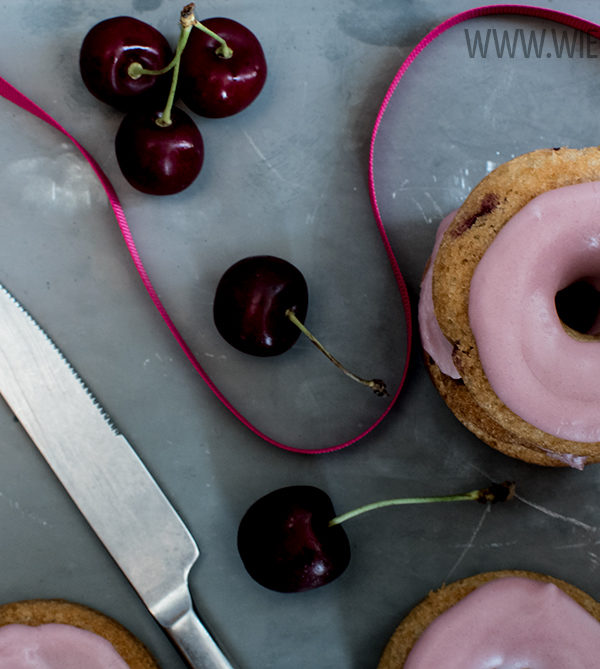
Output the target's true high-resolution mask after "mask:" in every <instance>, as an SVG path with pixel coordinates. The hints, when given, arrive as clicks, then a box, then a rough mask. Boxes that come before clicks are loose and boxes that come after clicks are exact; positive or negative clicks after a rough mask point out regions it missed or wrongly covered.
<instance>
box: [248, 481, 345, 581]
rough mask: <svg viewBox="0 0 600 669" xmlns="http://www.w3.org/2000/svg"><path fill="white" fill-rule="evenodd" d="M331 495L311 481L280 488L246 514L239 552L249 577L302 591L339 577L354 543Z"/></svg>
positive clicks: (255, 504) (254, 505)
mask: <svg viewBox="0 0 600 669" xmlns="http://www.w3.org/2000/svg"><path fill="white" fill-rule="evenodd" d="M334 516H335V513H334V509H333V504H332V502H331V499H330V498H329V496H328V495H327V494H326V493H325V492H323V491H322V490H320V489H319V488H315V487H312V486H290V487H287V488H280V489H278V490H274V491H273V492H271V493H269V494H267V495H265V496H264V497H261V498H260V499H259V500H257V501H256V502H255V503H254V504H253V505H252V506H251V507H250V508H249V509H248V511H247V512H246V513H245V515H244V517H243V518H242V520H241V522H240V525H239V528H238V536H237V545H238V552H239V554H240V557H241V559H242V562H243V563H244V567H245V568H246V570H247V571H248V573H249V574H250V576H251V577H252V578H253V579H254V580H255V581H257V582H258V583H259V584H260V585H262V586H264V587H265V588H269V589H270V590H276V591H278V592H303V591H306V590H312V589H314V588H319V587H321V586H323V585H326V584H327V583H330V582H331V581H333V580H334V579H336V578H338V576H340V575H341V574H342V573H343V572H344V571H345V569H346V567H347V566H348V564H349V562H350V542H349V541H348V537H347V536H346V533H345V531H344V530H343V529H342V528H341V527H340V526H339V525H336V526H333V527H329V526H328V523H329V521H330V520H331V519H332V518H334Z"/></svg>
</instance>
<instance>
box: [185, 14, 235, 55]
mask: <svg viewBox="0 0 600 669" xmlns="http://www.w3.org/2000/svg"><path fill="white" fill-rule="evenodd" d="M194 28H198V29H199V30H201V31H202V32H203V33H206V34H207V35H208V36H209V37H212V38H213V39H214V40H216V41H217V42H218V43H219V46H218V47H217V48H216V50H215V53H216V54H217V56H221V58H231V57H232V56H233V49H231V48H230V47H229V46H228V44H227V42H226V41H225V40H224V39H223V38H222V37H221V35H217V33H215V32H213V31H212V30H211V29H210V28H207V27H206V26H205V25H204V24H203V23H200V21H194Z"/></svg>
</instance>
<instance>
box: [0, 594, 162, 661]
mask: <svg viewBox="0 0 600 669" xmlns="http://www.w3.org/2000/svg"><path fill="white" fill-rule="evenodd" d="M32 661H36V662H38V664H32ZM0 666H3V667H11V669H25V668H30V667H37V666H40V667H44V668H45V669H50V668H51V669H55V668H56V669H81V667H85V668H86V669H128V668H129V669H159V667H158V664H157V663H156V661H155V660H154V659H153V657H152V656H151V654H150V652H149V651H148V650H147V648H146V647H145V646H144V645H143V644H142V642H141V641H139V640H138V639H137V637H135V636H134V635H133V634H132V633H131V632H129V631H128V630H127V629H126V628H125V627H123V625H121V624H120V623H118V622H117V621H116V620H113V619H112V618H110V617H108V616H106V615H104V614H103V613H100V612H99V611H96V610H94V609H91V608H89V607H87V606H84V605H82V604H76V603H73V602H69V601H66V600H62V599H30V600H25V601H20V602H11V603H8V604H3V605H0Z"/></svg>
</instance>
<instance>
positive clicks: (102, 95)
mask: <svg viewBox="0 0 600 669" xmlns="http://www.w3.org/2000/svg"><path fill="white" fill-rule="evenodd" d="M172 55H173V54H172V51H171V47H170V45H169V43H168V42H167V40H166V39H165V38H164V37H163V35H162V34H161V33H160V32H159V31H158V30H156V29H155V28H153V27H152V26H150V25H148V24H147V23H144V22H143V21H140V20H138V19H135V18H132V17H129V16H116V17H114V18H111V19H106V20H104V21H100V23H97V24H96V25H95V26H93V27H92V28H91V29H90V31H89V32H88V33H87V35H86V36H85V38H84V40H83V43H82V45H81V49H80V53H79V70H80V72H81V77H82V79H83V82H84V84H85V85H86V87H87V88H88V90H89V91H90V93H92V95H94V96H95V97H96V98H98V99H99V100H101V101H102V102H105V103H106V104H109V105H111V106H113V107H115V108H117V109H119V110H121V111H128V110H130V109H133V108H134V107H140V106H143V105H147V104H148V103H149V101H151V100H158V99H160V98H161V97H165V98H166V92H167V91H168V86H169V83H170V82H169V79H170V77H169V75H165V76H151V75H142V76H141V77H139V78H137V79H133V78H132V77H130V76H129V74H128V72H127V70H128V68H129V66H130V65H131V64H132V63H135V62H137V63H140V64H141V65H142V66H143V67H144V68H145V69H148V70H160V69H161V68H163V67H165V66H166V65H168V63H169V62H170V60H171V58H172Z"/></svg>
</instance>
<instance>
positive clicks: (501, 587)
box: [377, 570, 600, 669]
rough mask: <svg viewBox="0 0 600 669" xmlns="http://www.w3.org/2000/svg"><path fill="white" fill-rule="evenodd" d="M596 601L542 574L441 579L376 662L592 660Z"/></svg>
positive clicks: (597, 629) (591, 663)
mask: <svg viewBox="0 0 600 669" xmlns="http://www.w3.org/2000/svg"><path fill="white" fill-rule="evenodd" d="M599 619H600V604H599V603H598V602H597V601H596V600H595V599H594V598H593V597H591V596H590V595H589V594H587V593H586V592H583V591H582V590H580V589H579V588H576V587H575V586H573V585H572V584H570V583H567V582H566V581H563V580H561V579H557V578H555V577H553V576H549V575H547V574H539V573H536V572H529V571H521V570H504V571H494V572H486V573H482V574H475V575H474V576H470V577H468V578H464V579H461V580H460V581H455V582H453V583H449V584H447V585H443V586H442V587H441V588H440V589H439V590H434V591H433V592H430V593H429V595H428V596H427V597H426V598H425V599H424V600H423V601H421V602H420V603H419V604H417V605H416V606H415V607H414V608H413V609H412V610H411V611H410V612H409V613H408V615H407V616H406V617H405V618H404V619H403V620H402V621H401V622H400V624H399V625H398V627H397V628H396V630H395V631H394V633H393V635H392V636H391V638H390V640H389V641H388V643H387V644H386V646H385V649H384V651H383V654H382V656H381V659H380V661H379V665H378V668H377V669H439V668H440V667H444V669H482V668H483V667H494V668H497V669H515V668H516V667H523V666H526V667H531V669H541V668H542V667H543V668H544V669H565V668H566V667H580V668H583V667H586V669H591V668H592V667H596V666H597V663H598V657H599V655H600V622H599Z"/></svg>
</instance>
